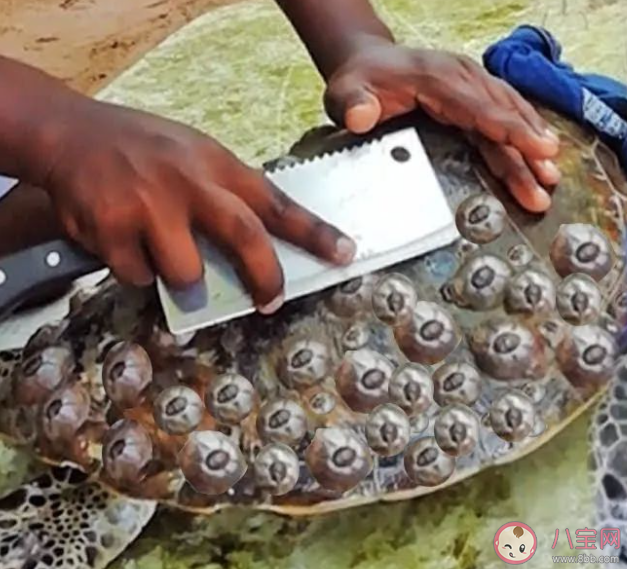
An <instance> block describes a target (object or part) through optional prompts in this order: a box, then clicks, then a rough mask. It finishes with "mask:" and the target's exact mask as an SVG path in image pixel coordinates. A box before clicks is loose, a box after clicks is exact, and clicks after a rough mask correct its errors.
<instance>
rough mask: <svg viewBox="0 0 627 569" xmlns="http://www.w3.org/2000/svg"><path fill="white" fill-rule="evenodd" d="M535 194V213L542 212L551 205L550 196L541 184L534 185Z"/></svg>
mask: <svg viewBox="0 0 627 569" xmlns="http://www.w3.org/2000/svg"><path fill="white" fill-rule="evenodd" d="M535 194H536V199H535V202H536V204H535V205H536V206H537V208H536V211H537V213H543V212H545V211H546V210H547V209H549V208H550V207H551V196H550V195H549V193H548V192H547V191H546V190H545V189H544V188H543V187H542V186H537V187H536V191H535Z"/></svg>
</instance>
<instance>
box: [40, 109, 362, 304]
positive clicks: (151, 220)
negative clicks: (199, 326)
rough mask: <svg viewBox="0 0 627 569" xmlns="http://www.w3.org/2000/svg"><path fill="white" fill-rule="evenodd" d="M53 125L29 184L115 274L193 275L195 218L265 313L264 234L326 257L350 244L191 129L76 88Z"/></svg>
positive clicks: (270, 269)
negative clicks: (67, 109)
mask: <svg viewBox="0 0 627 569" xmlns="http://www.w3.org/2000/svg"><path fill="white" fill-rule="evenodd" d="M59 132H60V134H59V135H58V136H57V138H56V139H55V146H56V149H57V151H56V152H55V155H54V157H53V158H52V159H51V161H50V162H49V163H48V164H46V165H44V166H42V168H43V170H42V171H41V172H40V176H39V177H40V179H41V183H40V185H41V187H43V188H44V189H45V190H46V191H47V192H48V193H49V195H50V196H51V199H52V201H53V203H54V206H55V208H56V210H57V212H58V215H59V217H60V219H61V223H62V225H63V227H64V228H65V230H66V231H67V233H68V234H69V236H70V237H71V238H72V239H74V240H75V241H77V242H78V243H80V244H81V245H83V246H84V247H85V248H86V249H87V250H89V251H90V252H92V253H94V254H96V255H98V256H99V257H101V258H102V260H103V261H104V262H105V263H106V264H107V265H108V266H109V267H110V268H111V269H112V272H113V273H114V275H115V276H116V277H117V278H118V279H119V280H120V281H122V282H125V283H130V284H134V285H138V286H143V285H148V284H150V283H151V282H152V281H153V278H154V273H155V272H156V273H158V274H160V275H161V276H162V277H163V278H164V280H165V281H166V283H167V284H168V285H170V286H171V287H173V288H177V289H181V288H185V287H187V286H190V285H192V284H194V283H196V282H197V281H198V280H199V279H200V278H201V276H202V262H201V258H200V255H199V252H198V249H197V247H196V244H195V242H194V239H193V238H192V231H193V230H197V231H198V232H200V233H203V234H204V235H205V236H206V237H207V238H208V239H209V240H210V241H212V242H213V243H214V244H216V245H218V246H219V247H221V248H222V250H223V251H224V252H225V253H227V254H228V255H229V256H230V257H231V258H232V259H233V262H234V264H235V266H236V268H237V270H238V273H239V275H240V277H241V278H242V280H243V282H244V284H245V285H246V286H247V288H248V290H249V291H250V294H251V295H252V297H253V300H254V302H255V303H256V305H257V307H258V309H259V310H260V311H261V312H264V313H270V312H274V311H275V310H276V309H278V308H279V306H280V305H281V304H282V301H283V284H284V283H283V272H282V269H281V266H280V264H279V261H278V259H277V256H276V253H275V251H274V248H273V245H272V242H271V240H270V234H273V235H275V236H277V237H279V238H281V239H283V240H285V241H288V242H291V243H292V244H294V245H296V246H298V247H301V248H303V249H305V250H307V251H309V252H310V253H312V254H314V255H316V256H317V257H319V258H322V259H324V260H327V261H330V262H332V263H336V264H347V263H349V262H350V261H351V260H352V258H353V256H354V253H355V244H354V242H353V241H352V240H350V239H349V238H348V237H346V236H345V235H343V234H342V233H341V232H340V231H339V230H338V229H336V228H335V227H333V226H331V225H329V224H327V223H325V222H324V221H323V220H321V219H319V218H318V217H316V216H315V215H313V214H312V213H310V212H309V211H307V210H305V209H303V208H302V207H300V206H299V205H297V204H296V203H295V202H293V201H292V200H291V199H289V198H288V197H287V196H286V195H285V194H284V193H282V192H281V191H280V190H279V189H278V188H277V187H275V186H274V185H273V184H272V183H271V182H270V181H269V180H268V179H267V178H266V177H265V176H264V175H263V174H262V173H261V172H259V171H256V170H254V169H252V168H249V167H248V166H246V165H244V164H242V163H241V162H240V161H239V160H238V159H237V158H236V157H235V156H234V155H233V154H232V153H230V152H229V151H228V150H226V149H225V148H224V147H223V146H221V145H220V144H219V143H218V142H216V141H215V140H213V139H211V138H209V137H208V136H205V135H204V134H202V133H201V132H199V131H197V130H194V129H192V128H189V127H187V126H184V125H182V124H178V123H176V122H173V121H169V120H166V119H163V118H159V117H156V116H153V115H150V114H147V113H143V112H140V111H135V110H131V109H127V108H122V107H117V106H113V105H109V104H105V103H101V102H96V101H93V100H90V99H85V100H81V101H80V102H78V103H77V104H75V105H74V106H73V113H72V117H71V121H69V120H67V119H66V120H65V121H64V122H63V127H62V128H60V129H59Z"/></svg>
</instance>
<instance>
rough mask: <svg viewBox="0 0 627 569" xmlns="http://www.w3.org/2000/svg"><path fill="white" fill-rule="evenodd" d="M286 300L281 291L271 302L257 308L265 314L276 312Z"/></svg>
mask: <svg viewBox="0 0 627 569" xmlns="http://www.w3.org/2000/svg"><path fill="white" fill-rule="evenodd" d="M284 300H285V297H284V295H283V293H281V294H279V296H277V297H276V298H275V299H274V300H271V301H270V302H268V304H266V305H265V306H259V307H258V308H257V310H258V311H259V312H260V313H261V314H265V315H269V314H274V313H275V312H276V311H277V310H278V309H279V308H281V306H283V301H284Z"/></svg>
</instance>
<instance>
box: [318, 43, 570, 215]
mask: <svg viewBox="0 0 627 569" xmlns="http://www.w3.org/2000/svg"><path fill="white" fill-rule="evenodd" d="M325 106H326V109H327V112H328V114H329V116H330V117H331V118H332V119H333V120H334V121H336V123H338V124H341V125H343V126H345V127H346V128H347V129H349V130H351V131H352V132H354V133H366V132H368V131H370V130H371V129H372V128H373V127H375V126H376V125H377V124H379V123H381V122H383V121H385V120H387V119H390V118H392V117H395V116H399V115H402V114H405V113H408V112H411V111H413V110H416V109H419V108H420V109H422V110H424V111H425V112H426V113H427V114H429V115H430V116H431V117H433V118H434V119H436V120H437V121H439V122H441V123H443V124H447V125H453V126H456V127H459V128H460V129H462V130H464V131H466V132H467V133H469V134H470V137H469V139H471V140H473V141H474V142H475V144H476V146H477V147H478V149H479V151H480V153H481V155H482V156H483V157H484V159H485V161H486V163H487V165H488V167H489V169H490V170H491V171H492V173H493V174H494V175H495V176H496V177H497V178H499V179H500V180H502V181H503V182H504V183H505V184H506V186H507V187H508V189H509V191H510V192H511V193H512V195H513V196H514V198H515V199H516V200H517V201H518V202H519V203H520V205H521V206H523V207H524V208H525V209H527V210H529V211H531V212H534V213H540V212H544V211H546V210H547V209H548V208H549V207H550V204H551V198H550V195H549V193H548V192H547V191H546V189H545V188H546V187H550V186H553V185H555V184H557V182H558V181H559V179H560V173H559V170H558V168H557V166H556V165H555V164H554V162H553V161H552V160H551V159H552V158H554V157H555V156H556V155H557V153H558V151H559V140H558V138H557V136H556V135H555V134H553V133H552V132H551V131H550V130H549V128H548V124H547V123H546V121H545V120H544V119H543V118H542V117H541V116H540V115H539V114H538V112H537V111H536V110H535V109H534V108H533V107H532V106H531V105H530V104H529V103H528V102H527V101H525V99H523V98H522V97H521V96H520V95H519V94H518V93H517V92H516V91H515V90H514V89H513V88H512V87H510V86H509V85H508V84H507V83H505V82H504V81H502V80H501V79H498V78H496V77H493V76H492V75H490V74H489V73H488V72H487V71H486V70H485V69H484V68H483V67H481V66H480V65H478V64H477V63H475V62H474V61H473V60H472V59H470V58H469V57H466V56H463V55H456V54H452V53H448V52H443V51H435V50H426V49H411V48H408V47H403V46H399V45H396V44H394V43H393V42H391V41H388V40H385V39H381V38H373V39H372V40H371V41H369V42H366V43H362V45H361V47H360V49H359V50H356V51H355V52H354V53H353V55H351V56H349V57H348V58H347V59H346V61H344V62H343V64H342V65H341V66H340V67H339V68H338V69H337V71H335V73H333V75H332V76H331V77H330V78H329V80H328V85H327V90H326V93H325Z"/></svg>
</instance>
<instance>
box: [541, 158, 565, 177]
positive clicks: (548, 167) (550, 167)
mask: <svg viewBox="0 0 627 569" xmlns="http://www.w3.org/2000/svg"><path fill="white" fill-rule="evenodd" d="M542 169H543V170H544V171H545V172H546V173H547V175H548V176H550V177H551V178H552V179H554V180H555V181H556V182H557V181H558V180H559V179H560V177H561V173H560V171H559V168H558V167H557V166H556V164H555V162H553V161H552V160H544V161H543V162H542Z"/></svg>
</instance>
